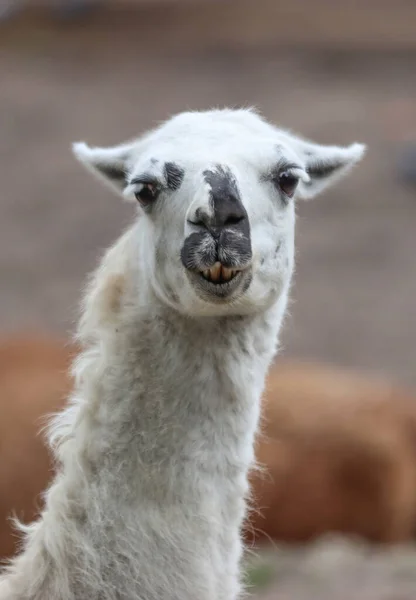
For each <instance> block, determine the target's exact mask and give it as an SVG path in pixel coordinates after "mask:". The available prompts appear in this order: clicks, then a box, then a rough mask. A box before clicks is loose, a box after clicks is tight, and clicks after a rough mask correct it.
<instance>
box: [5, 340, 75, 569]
mask: <svg viewBox="0 0 416 600" xmlns="http://www.w3.org/2000/svg"><path fill="white" fill-rule="evenodd" d="M73 352H74V348H72V347H71V346H69V345H68V344H65V342H64V341H62V340H60V339H55V338H52V337H48V336H47V335H39V334H32V335H28V334H26V335H24V334H19V335H16V336H10V337H8V338H4V339H3V340H2V341H1V342H0V560H2V559H4V558H6V557H10V556H11V555H12V554H13V553H14V552H15V550H16V549H17V542H18V539H17V537H16V536H15V535H14V533H13V528H12V524H11V522H10V517H11V516H13V515H12V512H14V513H15V514H16V516H17V517H19V518H21V519H23V521H24V522H28V521H31V520H32V519H33V518H34V517H35V515H36V513H37V508H38V507H40V505H41V497H40V493H41V492H42V491H43V490H44V489H45V488H46V486H47V484H48V483H49V481H50V479H51V477H52V472H53V466H52V462H51V457H50V456H49V453H48V450H47V448H46V443H45V441H44V438H43V436H42V435H41V434H40V431H41V429H42V428H43V427H44V425H45V417H46V416H47V415H48V414H49V413H52V412H55V411H57V410H59V409H60V408H62V405H63V402H64V399H65V397H66V395H67V394H68V392H69V389H70V387H71V382H70V378H69V373H68V368H69V364H70V360H71V356H72V355H73Z"/></svg>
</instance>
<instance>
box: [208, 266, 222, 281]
mask: <svg viewBox="0 0 416 600" xmlns="http://www.w3.org/2000/svg"><path fill="white" fill-rule="evenodd" d="M220 276H221V263H219V262H216V263H215V265H214V266H213V267H211V269H210V277H211V279H212V281H218V279H219V278H220Z"/></svg>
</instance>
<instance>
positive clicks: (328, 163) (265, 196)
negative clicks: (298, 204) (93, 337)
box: [74, 109, 365, 316]
mask: <svg viewBox="0 0 416 600" xmlns="http://www.w3.org/2000/svg"><path fill="white" fill-rule="evenodd" d="M364 149H365V147H364V146H362V145H360V144H352V145H351V146H348V147H338V146H322V145H319V144H314V143H311V142H309V141H306V140H303V139H301V138H299V137H297V136H295V135H293V134H291V133H289V132H287V131H282V130H280V129H277V128H276V127H274V126H272V125H270V124H268V123H267V122H265V121H264V120H263V119H262V118H261V117H260V116H258V115H257V114H256V113H255V112H253V111H251V110H229V109H224V110H212V111H207V112H187V113H182V114H179V115H177V116H175V117H173V118H171V119H170V120H168V121H167V122H165V123H163V124H162V125H161V126H160V127H158V128H157V129H154V130H153V131H151V132H149V133H147V134H146V135H144V136H143V137H141V138H139V139H136V140H134V141H131V142H127V143H124V144H122V145H120V146H115V147H111V148H91V147H89V146H87V145H86V144H84V143H78V144H75V145H74V152H75V154H76V156H77V157H78V158H79V159H80V160H81V161H82V162H83V163H84V164H85V165H86V166H87V167H88V168H89V169H90V170H91V171H93V172H94V173H95V174H96V175H98V176H99V177H100V178H101V179H103V180H104V181H105V182H107V183H108V184H109V185H111V186H112V187H113V188H114V189H115V190H117V191H118V192H119V193H120V194H122V195H123V196H124V197H126V198H128V199H131V200H135V201H137V205H138V210H139V213H140V218H139V220H138V227H137V236H138V240H137V241H138V252H139V254H140V260H141V264H142V265H143V268H144V272H143V268H142V269H141V277H145V278H146V279H147V280H148V281H149V282H150V283H151V285H152V286H153V288H154V290H155V291H156V293H157V294H158V296H159V297H160V298H162V299H163V300H164V301H166V302H167V303H169V304H170V305H175V307H176V308H178V309H181V310H182V312H185V313H187V314H190V315H193V316H197V315H209V314H211V315H215V314H218V315H223V314H247V313H251V312H256V311H259V310H264V308H266V307H268V306H270V305H271V304H273V303H274V302H276V301H277V300H278V298H279V296H280V295H281V294H284V293H286V291H287V289H288V285H289V282H290V278H291V274H292V270H293V261H294V223H295V208H294V203H295V199H296V198H310V197H312V196H314V195H316V194H317V193H318V192H320V191H321V190H323V189H324V188H325V187H326V186H328V185H329V184H330V183H332V182H333V181H335V180H336V179H337V178H338V177H339V176H341V175H342V174H344V173H345V172H346V171H348V169H349V168H350V167H351V166H352V165H353V164H354V163H356V162H357V161H358V160H359V159H360V158H361V157H362V155H363V153H364Z"/></svg>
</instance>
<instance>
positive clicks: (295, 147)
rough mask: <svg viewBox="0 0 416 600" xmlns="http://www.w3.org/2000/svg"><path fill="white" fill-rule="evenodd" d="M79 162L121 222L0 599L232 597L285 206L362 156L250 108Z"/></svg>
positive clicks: (87, 153)
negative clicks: (50, 455) (117, 209)
mask: <svg viewBox="0 0 416 600" xmlns="http://www.w3.org/2000/svg"><path fill="white" fill-rule="evenodd" d="M74 152H75V155H76V156H77V157H78V159H79V160H80V161H81V162H82V163H83V164H84V165H85V166H86V167H87V168H88V169H89V170H91V171H92V172H93V173H95V174H96V175H98V177H99V178H100V179H102V180H103V181H105V182H106V183H107V184H108V185H111V186H112V188H113V189H115V190H117V191H118V192H119V193H120V194H121V195H122V196H124V197H125V198H126V199H131V200H134V199H135V200H137V206H138V218H137V219H136V220H135V222H134V223H133V225H132V226H131V227H130V228H129V229H127V230H126V231H125V232H124V234H123V235H122V236H121V237H120V238H119V240H118V241H117V242H116V243H115V244H114V246H113V247H112V248H110V249H109V250H108V251H107V253H106V254H105V256H104V257H103V259H102V262H101V264H100V265H99V267H98V269H97V271H96V273H95V275H94V276H93V277H92V279H91V281H90V282H89V286H88V290H87V293H86V296H85V301H84V305H83V310H82V316H81V319H80V323H79V327H78V331H77V342H78V343H80V344H81V346H82V351H81V354H80V356H79V357H78V359H77V360H76V361H75V364H74V377H75V389H74V392H73V394H72V396H71V399H70V402H69V405H68V407H67V408H66V409H65V410H64V411H63V412H62V413H61V414H60V415H58V416H57V417H56V418H55V419H54V420H53V422H52V423H51V426H50V429H49V441H50V444H51V446H52V448H53V449H54V453H55V457H56V460H57V462H58V465H59V467H58V472H57V475H56V477H55V479H54V481H53V483H52V485H51V486H50V487H49V489H48V491H47V492H46V498H45V508H44V509H43V511H42V514H41V516H40V518H39V519H38V520H37V521H36V522H34V523H32V524H31V525H29V526H27V527H24V526H22V529H24V531H25V540H24V547H23V549H22V552H21V554H20V555H19V556H17V557H16V559H15V560H13V561H12V563H11V564H10V565H9V567H8V568H7V570H6V572H5V574H4V575H3V576H2V578H1V579H0V600H23V599H25V600H75V599H76V600H86V599H88V600H132V599H137V600H156V599H158V600H160V599H161V598H163V599H164V600H191V599H192V600H194V599H195V598H198V600H214V599H215V600H235V599H236V598H237V597H238V596H239V594H240V591H241V588H242V584H241V581H240V579H241V578H240V559H241V554H242V541H241V527H242V523H243V519H244V516H245V511H246V505H247V498H248V495H249V484H248V472H249V469H250V467H251V466H252V464H253V458H254V450H253V447H254V439H255V433H256V429H257V425H258V420H259V412H260V397H261V394H262V391H263V385H264V381H265V377H266V373H267V370H268V367H269V365H270V363H271V361H272V358H273V356H274V354H275V352H276V348H277V343H278V332H279V329H280V326H281V323H282V319H283V315H284V312H285V308H286V304H287V299H288V293H289V286H290V281H291V276H292V271H293V264H294V224H295V208H294V198H295V196H297V197H299V198H301V197H304V198H308V197H312V196H314V195H315V194H316V193H318V192H319V191H321V190H323V189H324V188H325V187H326V186H327V185H328V184H330V183H331V182H333V181H334V180H335V179H337V178H338V177H339V176H341V175H342V174H344V173H345V172H346V171H347V170H349V168H350V167H351V166H352V165H354V164H355V163H357V162H358V161H359V159H360V158H361V157H362V155H363V152H364V146H362V145H360V144H352V145H350V146H348V147H337V146H322V145H319V144H314V143H312V142H309V141H307V140H303V139H301V138H299V137H297V136H295V135H293V134H291V133H290V132H287V131H282V130H279V129H277V128H276V127H274V126H272V125H271V124H269V123H267V122H266V121H265V120H264V119H263V118H262V117H260V116H259V115H258V114H257V113H255V112H254V111H252V110H246V109H241V110H231V109H221V110H212V111H206V112H196V111H195V112H187V113H182V114H179V115H177V116H175V117H172V118H171V119H169V120H168V121H166V122H164V123H162V124H161V125H160V126H159V127H157V128H155V129H154V130H152V131H150V132H148V133H147V134H145V135H144V136H142V137H141V138H139V139H136V140H133V141H130V142H126V143H123V144H121V145H119V146H115V147H111V148H91V147H89V146H87V145H86V144H85V143H78V144H76V145H74Z"/></svg>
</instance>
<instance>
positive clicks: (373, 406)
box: [248, 361, 416, 543]
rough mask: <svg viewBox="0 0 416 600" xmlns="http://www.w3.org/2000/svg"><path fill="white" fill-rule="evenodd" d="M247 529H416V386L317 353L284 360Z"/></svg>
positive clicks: (398, 538)
mask: <svg viewBox="0 0 416 600" xmlns="http://www.w3.org/2000/svg"><path fill="white" fill-rule="evenodd" d="M263 415H264V419H263V435H262V436H260V437H259V439H258V443H257V458H258V461H259V463H260V464H261V465H263V466H264V470H263V472H259V473H258V472H255V473H253V474H252V486H253V490H254V499H253V501H254V507H255V508H254V510H253V513H252V515H251V520H250V523H249V527H248V531H249V534H248V537H249V539H253V531H254V532H256V536H255V538H256V539H257V540H259V539H261V538H263V539H267V538H271V539H274V540H283V541H287V542H291V541H292V542H296V541H297V542H300V541H307V540H309V539H313V538H316V537H318V536H320V535H321V534H325V533H326V532H331V531H332V532H339V533H343V534H350V535H357V536H362V537H364V538H366V539H367V540H370V541H372V542H391V543H393V542H402V541H406V540H409V539H411V538H412V537H413V535H414V534H415V533H416V393H414V394H412V393H411V392H410V391H409V390H407V389H403V388H401V387H400V386H398V385H394V384H391V383H390V382H389V381H386V380H383V379H379V378H376V377H370V376H368V375H364V374H360V373H356V372H353V371H348V370H343V369H339V368H334V367H329V366H324V365H320V364H313V363H296V362H292V363H291V362H285V361H279V362H278V364H277V366H276V367H275V368H274V370H273V371H272V372H271V373H270V376H269V379H268V385H267V387H266V393H265V398H264V410H263Z"/></svg>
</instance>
